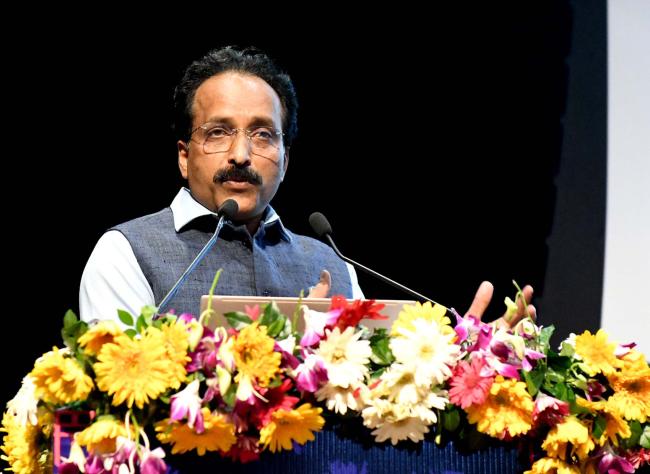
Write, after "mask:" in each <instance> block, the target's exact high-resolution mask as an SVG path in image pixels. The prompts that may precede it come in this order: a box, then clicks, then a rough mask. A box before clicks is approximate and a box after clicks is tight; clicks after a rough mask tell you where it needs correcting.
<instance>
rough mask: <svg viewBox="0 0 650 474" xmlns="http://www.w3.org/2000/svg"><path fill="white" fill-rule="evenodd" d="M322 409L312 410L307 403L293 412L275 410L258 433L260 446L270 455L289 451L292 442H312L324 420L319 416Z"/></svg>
mask: <svg viewBox="0 0 650 474" xmlns="http://www.w3.org/2000/svg"><path fill="white" fill-rule="evenodd" d="M322 411H323V409H322V408H312V406H311V405H310V404H309V403H305V404H304V405H300V406H299V407H298V408H296V409H295V410H283V409H280V410H276V411H274V412H273V413H272V414H271V421H270V422H269V423H268V424H267V425H266V426H265V427H264V428H262V430H261V431H260V444H261V445H263V446H264V448H268V449H270V450H271V452H272V453H274V452H276V451H282V450H283V449H286V450H290V449H291V447H292V444H291V443H292V441H295V442H297V443H298V444H305V443H306V442H307V441H313V440H314V431H320V430H321V429H322V428H323V425H324V424H325V420H324V419H323V417H322V416H320V414H321V412H322Z"/></svg>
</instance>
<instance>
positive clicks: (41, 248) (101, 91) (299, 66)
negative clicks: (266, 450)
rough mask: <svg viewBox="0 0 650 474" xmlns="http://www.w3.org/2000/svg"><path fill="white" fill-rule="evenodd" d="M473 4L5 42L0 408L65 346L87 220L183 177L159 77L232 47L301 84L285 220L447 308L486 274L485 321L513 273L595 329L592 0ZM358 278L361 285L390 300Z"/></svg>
mask: <svg viewBox="0 0 650 474" xmlns="http://www.w3.org/2000/svg"><path fill="white" fill-rule="evenodd" d="M522 3H525V4H526V5H522ZM481 5H482V6H480V7H477V6H476V5H474V6H468V5H462V6H461V5H458V6H448V5H447V6H444V5H443V6H439V5H436V7H435V10H434V11H433V12H432V13H427V14H426V15H425V14H424V12H416V11H402V12H399V11H397V12H396V11H395V9H396V8H397V7H396V6H393V7H392V8H391V10H390V11H384V12H381V15H382V18H381V20H376V19H375V18H374V17H373V16H371V15H365V14H360V15H356V16H355V17H354V18H353V17H352V16H351V15H350V14H347V13H346V14H345V15H343V14H340V13H335V12H331V11H322V12H318V11H316V12H312V13H310V14H303V15H304V16H302V19H299V20H295V21H294V20H291V21H289V20H288V19H286V18H284V19H281V20H278V21H279V23H278V22H276V24H277V25H280V26H274V24H272V23H271V22H270V21H269V22H268V23H269V25H267V28H260V27H258V26H256V27H252V25H251V24H250V20H251V19H252V18H256V17H258V16H259V15H256V12H254V11H245V10H246V9H244V11H242V10H241V9H240V11H239V12H237V13H232V12H231V13H229V14H230V15H232V16H230V17H229V19H230V20H233V21H231V22H230V23H232V24H235V23H236V24H238V25H239V27H231V28H228V29H224V28H221V27H220V25H221V24H222V23H223V22H224V21H223V20H221V18H222V16H223V12H222V11H221V12H220V11H216V10H218V9H214V10H215V11H213V10H210V9H208V10H206V11H198V12H196V11H195V12H191V13H192V14H190V12H179V14H178V18H177V21H176V22H169V23H168V24H167V25H166V26H164V27H163V26H160V25H157V23H156V22H155V21H154V20H153V19H148V18H145V17H141V18H138V19H137V20H136V19H134V18H133V17H131V16H130V15H124V16H121V15H114V18H113V16H110V15H109V17H110V18H111V19H113V21H112V22H110V23H109V24H108V25H107V26H104V24H103V23H102V25H101V26H100V25H99V23H100V20H101V19H102V18H103V17H104V13H98V14H93V15H91V16H90V17H89V21H78V22H73V21H62V22H60V21H56V22H48V21H45V22H41V23H38V24H29V25H26V27H25V29H24V30H23V31H22V33H19V34H18V35H17V36H13V37H11V38H7V41H6V44H8V45H9V47H8V50H7V51H6V54H5V71H6V72H5V83H6V86H5V88H4V98H3V104H4V113H5V119H6V120H5V122H8V125H6V126H5V127H4V128H5V134H6V135H5V140H4V142H5V150H4V151H5V154H4V156H5V171H4V176H5V179H4V185H5V197H6V199H5V206H4V207H5V210H6V212H5V225H6V226H5V229H6V235H7V237H8V239H7V240H6V243H5V245H4V251H5V265H4V268H5V278H4V281H5V285H4V288H5V298H4V301H5V309H4V313H5V316H4V317H5V324H3V328H4V331H5V343H4V344H3V360H4V361H5V375H4V377H3V380H4V382H3V393H2V394H0V396H1V397H2V398H1V399H0V400H2V401H3V402H4V401H5V400H6V399H7V398H9V397H10V396H11V395H12V394H13V393H14V392H15V391H16V390H17V389H18V387H19V382H20V379H21V377H22V376H23V375H24V374H25V373H27V372H28V371H29V370H30V368H31V366H32V363H33V360H34V359H35V358H36V357H37V356H38V355H39V354H41V353H42V352H44V351H46V350H49V349H50V348H51V347H52V346H53V345H59V346H60V344H61V341H60V336H59V330H60V326H61V320H62V317H63V314H64V313H65V311H66V310H67V309H68V308H72V309H74V310H75V311H76V310H77V306H78V302H77V297H78V285H79V280H80V277H81V273H82V270H83V267H84V264H85V262H86V259H87V258H88V256H89V254H90V252H91V251H92V248H93V246H94V244H95V242H96V241H97V239H98V238H99V237H100V235H101V234H102V232H103V231H104V230H105V229H107V228H109V227H111V226H112V225H115V224H117V223H120V222H123V221H125V220H128V219H131V218H134V217H137V216H140V215H143V214H147V213H151V212H155V211H158V210H159V209H161V208H162V207H165V206H167V205H169V203H170V202H171V200H172V198H173V197H174V195H175V194H176V192H177V191H178V189H179V187H180V186H181V185H182V184H183V182H182V180H181V178H180V174H179V172H178V168H177V165H176V148H175V137H174V136H173V135H172V133H171V130H170V123H171V97H172V92H173V88H174V85H175V84H176V82H177V81H178V79H179V77H180V75H181V72H182V70H183V68H184V67H185V66H186V65H187V64H188V63H189V62H190V61H191V60H193V59H195V58H197V57H199V56H200V55H202V54H203V53H205V52H207V51H208V50H209V49H212V48H214V47H219V46H223V45H227V44H240V45H248V44H253V45H257V46H258V47H260V48H262V49H264V50H266V51H267V52H268V53H269V54H270V55H271V56H273V57H274V58H276V59H277V61H278V62H279V63H280V64H281V65H282V66H283V67H284V68H285V69H286V70H287V71H288V72H289V73H290V74H291V76H292V78H293V80H294V83H295V86H296V88H297V91H298V95H299V100H300V110H299V129H300V130H299V137H298V139H297V141H296V142H295V144H294V147H293V148H292V150H291V161H290V166H289V171H288V174H287V178H286V180H285V182H284V184H283V185H282V187H281V189H280V192H279V193H278V195H277V197H276V198H275V200H274V201H273V205H274V207H275V208H276V209H277V210H278V212H279V213H280V215H281V216H282V219H283V221H284V223H285V224H286V225H287V226H288V227H290V228H291V229H292V230H294V231H296V232H299V233H304V234H309V235H311V231H310V230H309V227H308V223H307V218H308V216H309V214H310V213H311V212H313V211H316V210H318V211H321V212H323V213H324V214H325V215H327V216H328V217H329V219H330V221H331V223H332V225H333V227H334V230H335V238H336V241H337V243H338V246H339V248H340V249H341V250H342V251H343V252H344V253H345V254H347V255H348V256H350V257H352V258H353V259H355V260H357V261H359V262H362V263H364V264H366V265H368V266H370V267H372V268H374V269H376V270H377V271H380V272H382V273H385V274H386V275H388V276H390V277H391V278H393V279H395V280H398V281H400V282H402V283H404V284H406V285H407V286H410V287H412V288H414V289H415V290H417V291H419V292H421V293H423V294H425V295H427V296H429V297H431V298H433V299H435V300H437V301H440V302H441V303H443V304H445V305H447V306H453V307H455V308H457V309H458V310H459V311H464V310H465V309H467V307H468V305H469V303H470V302H471V299H472V297H473V294H474V292H475V290H476V288H477V287H478V285H479V283H480V282H481V281H482V280H484V279H487V280H490V281H492V282H493V283H494V284H495V286H496V288H497V290H496V295H495V298H494V301H493V304H492V305H491V307H490V309H489V316H490V318H494V317H496V316H498V315H500V314H501V313H502V311H503V309H504V306H503V299H504V297H505V296H511V297H512V296H514V287H513V285H512V283H511V281H512V280H513V279H515V280H516V281H517V282H519V283H520V284H522V285H523V284H525V283H530V284H532V285H533V286H534V287H535V289H536V299H535V303H536V304H537V306H538V307H540V321H541V322H542V323H544V324H556V325H557V326H559V329H558V332H559V333H560V335H561V336H563V337H564V336H566V335H567V334H568V332H569V330H583V329H587V328H589V329H593V328H594V327H596V326H597V325H598V321H599V317H600V299H601V286H602V258H603V256H602V253H603V235H604V209H605V195H604V192H605V187H604V179H605V169H606V156H605V152H606V141H605V140H606V139H605V132H606V126H605V125H606V122H605V120H606V109H605V105H606V12H605V2H604V1H593V2H592V1H589V2H580V1H576V2H571V1H568V0H567V1H555V2H553V1H537V2H509V3H508V2H504V3H502V2H492V4H491V5H489V6H486V5H483V4H482V3H481ZM77 13H78V12H77ZM220 13H221V14H222V16H221V17H220V16H219V14H220ZM373 13H378V12H373ZM237 15H238V16H237ZM220 20H221V21H220ZM316 20H319V23H318V24H319V25H320V26H316ZM320 22H322V25H321V23H320ZM152 29H153V31H152ZM28 38H29V39H30V40H33V39H34V38H36V39H37V41H36V43H28V42H26V41H25V40H26V39H28ZM25 44H36V45H37V46H36V47H28V46H25ZM12 45H15V47H13V46H12ZM549 244H550V245H549ZM360 282H361V285H362V288H363V289H364V290H365V293H366V296H368V297H377V298H404V297H406V295H403V294H401V293H399V292H397V291H396V290H393V289H392V288H390V287H386V286H385V285H384V284H383V283H379V282H375V281H373V280H371V279H368V278H366V277H365V275H360ZM5 392H6V393H5Z"/></svg>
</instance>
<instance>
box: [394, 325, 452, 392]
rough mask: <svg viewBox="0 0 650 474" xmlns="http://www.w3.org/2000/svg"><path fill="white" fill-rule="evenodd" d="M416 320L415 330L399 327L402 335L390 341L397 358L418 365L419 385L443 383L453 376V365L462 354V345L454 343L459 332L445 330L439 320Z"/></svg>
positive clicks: (410, 364) (417, 381) (417, 382)
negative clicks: (446, 331) (451, 367)
mask: <svg viewBox="0 0 650 474" xmlns="http://www.w3.org/2000/svg"><path fill="white" fill-rule="evenodd" d="M412 324H413V327H414V329H413V330H410V329H407V328H404V327H402V328H399V330H398V337H395V338H393V339H391V341H390V349H391V351H392V352H393V355H394V356H395V360H396V361H397V362H400V363H402V364H405V365H406V366H411V367H414V368H416V370H414V373H415V384H416V385H418V386H419V387H430V386H431V385H440V384H441V383H442V382H444V381H445V380H447V379H448V378H449V377H451V369H450V366H454V365H455V364H456V361H457V360H458V358H459V357H460V347H459V346H458V345H457V344H454V343H453V341H454V339H455V338H456V334H455V333H453V332H452V333H443V332H442V331H441V327H440V325H439V324H438V323H437V322H436V321H427V320H424V319H415V320H413V321H412Z"/></svg>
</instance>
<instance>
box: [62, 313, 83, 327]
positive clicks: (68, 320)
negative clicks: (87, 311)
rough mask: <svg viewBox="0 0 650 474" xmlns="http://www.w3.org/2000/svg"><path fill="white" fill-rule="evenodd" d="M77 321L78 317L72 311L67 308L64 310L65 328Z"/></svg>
mask: <svg viewBox="0 0 650 474" xmlns="http://www.w3.org/2000/svg"><path fill="white" fill-rule="evenodd" d="M77 321H79V318H77V315H76V314H74V311H72V310H71V309H69V310H68V311H66V312H65V316H63V327H64V328H65V329H67V328H69V327H71V326H72V325H73V324H76V322H77Z"/></svg>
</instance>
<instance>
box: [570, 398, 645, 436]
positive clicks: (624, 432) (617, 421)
mask: <svg viewBox="0 0 650 474" xmlns="http://www.w3.org/2000/svg"><path fill="white" fill-rule="evenodd" d="M576 402H577V403H578V405H580V406H581V407H584V408H587V409H588V410H590V411H592V412H596V413H598V414H599V415H601V416H603V417H605V421H606V424H605V430H604V431H603V434H602V435H600V438H598V439H597V440H596V441H597V442H598V444H599V445H600V446H603V445H604V444H605V443H606V442H607V441H609V442H610V443H612V444H613V445H614V446H618V438H619V437H620V438H621V439H626V438H629V437H630V436H631V435H632V431H631V430H630V426H629V425H628V424H627V422H626V421H625V420H624V419H623V418H622V417H621V416H620V415H619V414H618V413H616V412H614V411H613V410H612V409H611V408H610V407H609V405H608V404H607V402H604V401H598V402H592V401H589V400H586V399H584V398H581V397H578V398H576Z"/></svg>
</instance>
